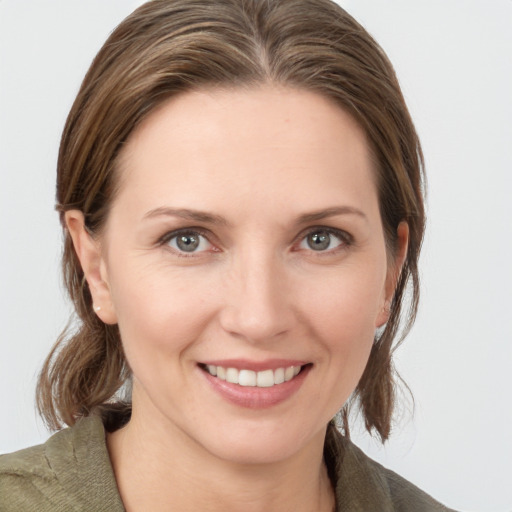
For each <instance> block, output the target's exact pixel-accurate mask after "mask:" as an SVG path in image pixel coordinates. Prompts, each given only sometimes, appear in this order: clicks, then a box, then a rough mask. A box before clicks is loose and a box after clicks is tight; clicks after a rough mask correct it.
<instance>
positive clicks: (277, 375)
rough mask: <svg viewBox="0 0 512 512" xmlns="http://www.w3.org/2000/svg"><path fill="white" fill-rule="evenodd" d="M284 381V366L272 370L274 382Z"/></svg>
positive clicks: (280, 382)
mask: <svg viewBox="0 0 512 512" xmlns="http://www.w3.org/2000/svg"><path fill="white" fill-rule="evenodd" d="M283 382H284V368H278V369H277V370H274V384H282V383H283Z"/></svg>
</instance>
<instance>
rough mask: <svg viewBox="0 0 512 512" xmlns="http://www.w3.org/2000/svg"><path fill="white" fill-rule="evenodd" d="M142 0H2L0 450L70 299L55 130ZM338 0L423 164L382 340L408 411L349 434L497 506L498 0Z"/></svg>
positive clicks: (502, 468)
mask: <svg viewBox="0 0 512 512" xmlns="http://www.w3.org/2000/svg"><path fill="white" fill-rule="evenodd" d="M140 3H142V2H140V1H134V0H46V1H45V0H0V405H1V410H2V412H1V418H2V419H1V422H0V452H5V451H12V450H14V449H18V448H22V447H25V446H28V445H30V444H34V443H38V442H40V441H42V440H44V439H45V438H46V437H47V435H48V434H47V432H46V431H45V429H44V427H43V426H42V425H41V423H40V422H39V421H38V419H37V418H36V414H35V412H34V404H33V394H34V385H35V376H36V374H37V372H38V369H39V367H40V365H41V363H42V361H43V359H44V357H45V355H46V353H47V352H48V350H49V348H50V346H51V345H52V343H53V342H54V340H55V338H56V336H57V335H58V333H59V332H60V330H61V329H62V327H63V326H64V325H65V323H66V320H67V317H68V312H69V311H68V306H67V305H66V303H65V301H64V300H63V297H62V290H61V287H60V284H59V283H60V276H59V257H60V243H61V237H60V230H59V224H58V220H57V214H56V213H55V212H54V211H53V204H54V174H55V164H56V156H57V149H58V143H59V136H60V132H61V130H62V127H63V123H64V120H65V117H66V115H67V112H68V110H69V108H70V106H71V103H72V101H73V98H74V95H75V94H76V92H77V90H78V87H79V84H80V81H81V79H82V77H83V75H84V73H85V71H86V69H87V67H88V66H89V63H90V61H91V60H92V58H93V56H94V55H95V53H96V52H97V50H98V49H99V47H100V46H101V44H102V42H103V41H104V39H105V38H106V36H107V35H108V33H109V32H110V31H111V30H112V28H113V27H114V26H115V25H116V24H117V23H118V22H119V21H120V20H121V19H122V18H123V17H124V16H125V15H127V14H128V13H129V12H130V11H131V10H132V9H133V8H134V7H136V6H137V5H139V4H140ZM340 3H341V5H343V6H344V7H346V8H347V10H348V11H349V12H351V13H352V14H353V15H354V16H355V17H356V18H357V19H358V20H359V21H360V22H361V23H362V24H363V25H364V26H365V27H366V28H367V29H368V30H369V31H370V32H371V33H372V34H373V35H374V36H375V37H376V39H377V40H378V41H379V42H380V43H381V45H382V46H383V47H384V49H385V50H386V51H387V53H388V55H389V56H390V58H391V60H392V61H393V63H394V64H395V67H396V70H397V73H398V76H399V78H400V80H401V83H402V86H403V90H404V93H405V96H406V99H407V101H408V104H409V106H410V110H411V112H412V115H413V118H414V119H415V121H416V125H417V128H418V131H419V133H420V136H421V138H422V142H423V146H424V151H425V155H426V163H427V171H428V176H429V201H428V214H429V224H428V232H427V238H426V241H425V246H424V253H423V257H422V278H423V300H422V304H421V309H420V315H419V318H418V321H417V324H416V326H415V328H414V330H413V331H412V333H411V335H410V336H409V338H408V339H407V340H406V342H405V343H404V345H403V346H402V347H401V348H400V349H399V351H398V353H397V365H398V368H399V369H400V371H401V373H402V375H403V377H404V378H405V380H406V381H407V382H408V384H409V385H410V387H411V389H412V391H413V393H414V396H415V399H416V411H415V415H414V418H413V419H411V415H410V414H409V413H408V412H407V407H404V408H403V409H404V410H403V414H402V419H401V421H400V423H399V424H398V425H397V427H396V429H395V435H394V437H393V438H392V440H391V441H390V442H389V443H388V445H387V446H386V448H385V449H382V448H380V447H379V445H378V443H377V442H376V441H372V440H370V439H368V438H367V437H366V436H364V435H363V434H361V433H358V432H357V431H356V432H355V433H354V438H355V439H356V441H357V442H358V443H359V444H360V445H361V446H362V447H363V448H364V449H365V450H366V451H367V452H368V453H369V454H370V455H372V456H373V457H375V458H377V459H378V460H381V461H383V463H384V464H385V465H387V466H388V467H391V468H393V469H395V470H396V471H397V472H399V473H400V474H402V475H403V476H405V477H406V478H408V479H410V480H412V481H413V482H415V483H416V484H418V485H419V486H420V487H422V488H424V489H425V490H427V491H428V492H430V493H431V494H433V495H434V496H435V497H437V498H438V499H440V500H441V501H443V502H445V503H446V504H448V505H450V506H452V507H454V508H457V509H459V510H466V511H487V512H491V511H512V485H511V484H510V482H511V476H512V440H511V433H512V400H511V396H510V395H511V391H512V372H511V369H510V368H511V366H512V328H511V316H512V315H511V310H512V291H511V290H512V270H511V268H512V265H511V259H512V258H511V254H512V228H511V220H512V205H511V203H512V201H511V198H512V177H511V176H512V128H511V123H512V64H511V61H512V1H511V0H486V1H484V0H414V1H413V0H340ZM356 430H357V429H356Z"/></svg>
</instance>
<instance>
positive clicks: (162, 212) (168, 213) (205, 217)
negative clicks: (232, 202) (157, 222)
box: [143, 206, 229, 226]
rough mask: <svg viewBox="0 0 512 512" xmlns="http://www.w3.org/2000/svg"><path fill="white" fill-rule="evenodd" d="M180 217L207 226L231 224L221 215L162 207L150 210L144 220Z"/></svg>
mask: <svg viewBox="0 0 512 512" xmlns="http://www.w3.org/2000/svg"><path fill="white" fill-rule="evenodd" d="M160 216H164V217H178V218H180V219H185V220H190V221H194V222H204V223H207V224H218V225H221V226H228V225H229V222H228V221H227V220H226V219H225V218H224V217H221V216H220V215H215V214H213V213H209V212H203V211H200V210H190V209H188V208H169V207H165V206H161V207H159V208H155V209H153V210H150V211H149V212H147V213H146V214H144V217H143V219H150V218H153V217H160Z"/></svg>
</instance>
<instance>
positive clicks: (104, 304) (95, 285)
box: [65, 210, 117, 324]
mask: <svg viewBox="0 0 512 512" xmlns="http://www.w3.org/2000/svg"><path fill="white" fill-rule="evenodd" d="M65 220H66V227H67V229H68V232H69V235H70V236H71V239H72V240H73V246H74V248H75V252H76V255H77V257H78V259H79V261H80V265H81V266H82V270H83V272H84V276H85V279H86V281H87V284H88V285H89V290H90V292H91V296H92V300H93V305H91V307H92V308H93V310H94V312H95V313H96V315H98V317H99V318H100V319H101V320H102V321H103V322H104V323H106V324H115V323H117V316H116V314H115V310H114V306H113V304H112V299H111V294H110V288H109V285H108V276H107V272H106V268H105V262H104V258H103V256H102V252H101V245H100V243H99V241H98V240H95V239H94V237H93V236H92V235H91V234H90V233H89V232H88V230H87V229H86V227H85V220H84V214H83V212H81V211H80V210H69V211H67V212H66V213H65Z"/></svg>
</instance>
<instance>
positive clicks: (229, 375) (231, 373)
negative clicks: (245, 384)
mask: <svg viewBox="0 0 512 512" xmlns="http://www.w3.org/2000/svg"><path fill="white" fill-rule="evenodd" d="M238 374H239V371H238V370H237V369H236V368H228V369H227V370H226V382H231V384H238Z"/></svg>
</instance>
